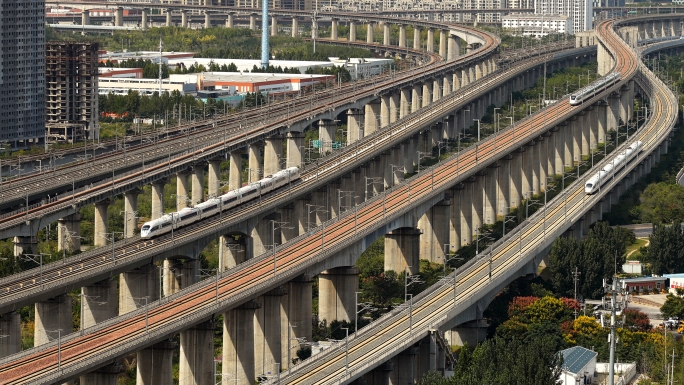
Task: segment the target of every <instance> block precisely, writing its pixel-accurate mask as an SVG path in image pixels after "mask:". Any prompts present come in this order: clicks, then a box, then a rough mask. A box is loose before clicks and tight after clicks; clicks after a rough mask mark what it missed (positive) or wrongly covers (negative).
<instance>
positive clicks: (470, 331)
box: [445, 321, 487, 346]
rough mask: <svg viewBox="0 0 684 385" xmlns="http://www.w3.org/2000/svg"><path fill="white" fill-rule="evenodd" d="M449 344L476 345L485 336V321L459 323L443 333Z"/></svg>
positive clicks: (482, 340)
mask: <svg viewBox="0 0 684 385" xmlns="http://www.w3.org/2000/svg"><path fill="white" fill-rule="evenodd" d="M445 336H446V338H447V340H449V343H450V344H451V345H457V346H463V345H465V344H466V343H467V344H468V346H477V345H478V344H479V343H480V342H484V340H485V339H486V338H487V323H485V322H484V321H479V322H476V321H471V322H466V323H463V324H460V325H458V326H456V327H455V328H453V329H451V330H450V331H448V332H446V333H445Z"/></svg>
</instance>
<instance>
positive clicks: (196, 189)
mask: <svg viewBox="0 0 684 385" xmlns="http://www.w3.org/2000/svg"><path fill="white" fill-rule="evenodd" d="M204 166H205V164H204V163H200V164H196V165H194V166H193V167H192V194H191V195H192V201H191V202H192V205H193V206H194V205H196V204H198V203H202V202H204Z"/></svg>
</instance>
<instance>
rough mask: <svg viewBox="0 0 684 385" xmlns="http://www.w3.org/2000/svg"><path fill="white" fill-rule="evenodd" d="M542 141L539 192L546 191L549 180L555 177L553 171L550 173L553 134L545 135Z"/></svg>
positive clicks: (547, 133) (540, 146)
mask: <svg viewBox="0 0 684 385" xmlns="http://www.w3.org/2000/svg"><path fill="white" fill-rule="evenodd" d="M541 140H542V141H541V143H539V192H542V191H546V188H547V183H548V180H547V178H548V177H549V175H553V171H549V154H553V141H552V139H551V132H550V131H549V132H546V133H544V134H543V135H542V137H541Z"/></svg>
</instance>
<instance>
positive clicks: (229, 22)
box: [226, 13, 296, 37]
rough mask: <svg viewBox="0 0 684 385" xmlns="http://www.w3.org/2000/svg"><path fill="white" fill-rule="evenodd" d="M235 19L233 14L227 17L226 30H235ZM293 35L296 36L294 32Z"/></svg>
mask: <svg viewBox="0 0 684 385" xmlns="http://www.w3.org/2000/svg"><path fill="white" fill-rule="evenodd" d="M233 17H234V16H233V14H232V13H229V14H228V16H226V28H233V26H234V20H233ZM294 30H295V29H294V28H293V31H294ZM293 34H294V32H293ZM292 37H296V36H292Z"/></svg>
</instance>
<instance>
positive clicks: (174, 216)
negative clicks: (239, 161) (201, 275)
mask: <svg viewBox="0 0 684 385" xmlns="http://www.w3.org/2000/svg"><path fill="white" fill-rule="evenodd" d="M299 176H300V175H299V168H298V167H290V168H287V169H285V170H282V171H278V172H277V173H275V174H273V175H270V176H267V177H266V178H264V179H261V180H259V181H257V182H254V183H251V184H249V185H247V186H244V187H240V188H239V189H237V190H233V191H230V192H228V193H226V194H223V195H221V196H218V197H216V198H212V199H209V200H207V201H205V202H202V203H199V204H197V205H195V207H186V208H184V209H182V210H181V211H176V212H174V213H170V214H165V215H163V216H162V217H161V218H158V219H155V220H152V221H149V222H146V223H145V224H143V226H142V228H141V229H140V236H141V237H143V238H152V237H155V236H157V235H161V234H165V233H168V232H170V231H171V230H172V229H177V228H179V227H182V226H187V225H189V224H191V223H195V222H197V221H199V220H200V219H202V218H207V217H210V216H212V215H216V214H218V213H219V212H221V211H223V210H228V209H231V208H233V207H235V206H237V205H239V204H241V203H244V202H246V201H249V200H251V199H254V198H256V197H258V196H259V195H260V194H264V193H267V192H269V191H272V190H275V189H277V188H278V187H281V186H284V185H286V184H288V183H289V182H291V181H294V180H297V179H299Z"/></svg>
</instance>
